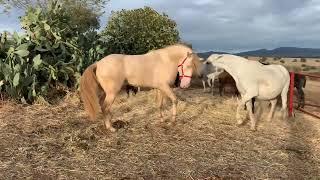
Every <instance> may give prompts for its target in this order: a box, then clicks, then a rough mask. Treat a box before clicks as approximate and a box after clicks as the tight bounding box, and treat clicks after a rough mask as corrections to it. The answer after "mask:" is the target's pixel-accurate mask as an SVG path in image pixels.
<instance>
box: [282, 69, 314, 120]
mask: <svg viewBox="0 0 320 180" xmlns="http://www.w3.org/2000/svg"><path fill="white" fill-rule="evenodd" d="M296 74H299V75H304V76H308V77H313V78H319V79H320V76H317V75H311V74H305V73H295V72H290V88H289V102H288V103H289V112H288V113H289V117H292V116H293V103H294V101H293V96H294V76H295V75H296ZM305 106H311V107H318V108H319V107H320V105H315V104H309V103H305ZM297 110H299V111H301V112H303V113H306V114H308V115H310V116H313V117H316V118H319V119H320V116H319V115H316V114H313V113H312V112H309V111H306V110H305V109H302V108H297Z"/></svg>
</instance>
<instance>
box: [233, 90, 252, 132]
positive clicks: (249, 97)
mask: <svg viewBox="0 0 320 180" xmlns="http://www.w3.org/2000/svg"><path fill="white" fill-rule="evenodd" d="M253 97H254V95H249V94H246V95H244V96H242V99H241V101H239V102H238V107H237V114H236V119H237V124H238V125H241V124H243V119H242V118H241V117H240V110H241V108H242V107H243V106H246V108H247V111H248V114H249V117H250V121H251V130H256V127H255V126H256V118H255V117H254V114H253V112H252V102H251V101H252V98H253Z"/></svg>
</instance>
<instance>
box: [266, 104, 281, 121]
mask: <svg viewBox="0 0 320 180" xmlns="http://www.w3.org/2000/svg"><path fill="white" fill-rule="evenodd" d="M277 101H278V99H277V98H275V99H272V100H270V103H271V108H270V112H269V114H268V119H267V120H268V121H269V122H270V121H271V120H272V117H273V113H274V110H275V108H276V104H277Z"/></svg>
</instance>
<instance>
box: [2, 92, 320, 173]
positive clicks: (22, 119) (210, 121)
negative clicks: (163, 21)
mask: <svg viewBox="0 0 320 180" xmlns="http://www.w3.org/2000/svg"><path fill="white" fill-rule="evenodd" d="M177 94H178V97H179V99H180V101H179V104H178V117H177V123H176V125H175V126H173V127H167V126H166V125H165V124H157V123H156V122H157V120H158V110H157V108H156V104H155V102H154V92H153V91H150V92H147V91H145V92H140V93H138V94H137V95H136V96H135V97H134V96H132V97H130V98H129V99H128V100H127V99H126V95H125V94H122V95H121V96H119V97H118V99H117V101H116V103H115V105H114V106H113V112H114V119H115V120H118V122H123V123H117V126H118V128H120V129H119V130H118V132H116V133H114V134H112V133H109V132H106V131H105V128H104V126H103V123H102V120H101V119H100V120H99V121H97V122H89V121H87V120H86V117H85V114H84V111H83V108H82V106H80V105H79V100H78V98H77V97H69V98H67V100H65V101H63V102H61V103H60V104H58V105H51V106H50V105H33V106H25V107H24V106H22V105H16V104H13V103H10V102H6V103H4V104H2V105H0V112H1V113H0V174H1V175H2V176H1V178H3V179H23V178H28V177H29V178H31V179H205V178H207V179H208V178H210V177H211V178H212V179H225V178H228V179H229V178H235V179H240V178H243V179H248V178H257V179H262V178H272V179H274V178H285V179H302V178H310V177H319V174H320V173H319V167H320V159H319V157H320V145H319V144H320V135H319V129H320V128H319V127H320V121H319V120H316V119H312V118H307V116H303V115H302V114H297V118H296V119H295V120H287V121H283V120H280V119H275V120H274V121H273V122H271V123H269V122H266V121H265V120H264V119H263V118H262V119H261V120H260V121H259V124H258V131H257V132H251V131H250V130H249V124H246V125H244V126H241V127H237V126H236V125H235V123H236V121H235V108H236V105H235V99H232V98H230V97H228V98H221V97H219V96H214V97H213V96H212V95H211V94H209V93H203V92H202V89H201V88H200V89H190V90H185V91H182V90H179V91H178V92H177ZM168 105H170V103H168V104H167V107H168ZM169 107H171V106H169ZM165 113H166V115H167V116H166V117H167V119H169V118H170V117H169V114H170V113H171V111H170V109H169V108H167V109H166V112H165ZM120 120H121V121H120Z"/></svg>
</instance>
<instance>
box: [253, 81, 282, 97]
mask: <svg viewBox="0 0 320 180" xmlns="http://www.w3.org/2000/svg"><path fill="white" fill-rule="evenodd" d="M281 92H282V88H281V87H280V86H277V85H275V84H265V85H260V87H259V93H258V96H257V98H258V99H260V100H270V99H274V98H276V97H277V96H278V95H280V93H281Z"/></svg>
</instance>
